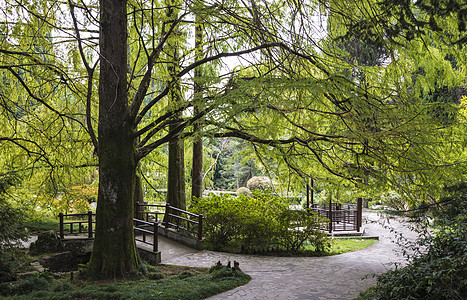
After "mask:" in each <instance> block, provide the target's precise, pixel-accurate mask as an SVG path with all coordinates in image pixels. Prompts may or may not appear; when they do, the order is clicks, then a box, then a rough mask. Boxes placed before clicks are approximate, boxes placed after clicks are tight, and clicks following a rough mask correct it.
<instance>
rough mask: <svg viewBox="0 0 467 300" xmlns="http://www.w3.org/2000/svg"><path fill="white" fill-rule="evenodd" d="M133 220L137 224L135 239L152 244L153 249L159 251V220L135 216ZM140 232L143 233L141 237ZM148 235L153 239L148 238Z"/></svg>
mask: <svg viewBox="0 0 467 300" xmlns="http://www.w3.org/2000/svg"><path fill="white" fill-rule="evenodd" d="M133 222H134V224H135V226H134V231H135V241H139V242H142V243H144V244H147V245H152V251H154V252H157V251H159V235H158V232H159V222H147V221H144V220H140V219H136V218H133ZM138 233H141V237H140V236H139V234H138ZM148 236H150V237H152V239H148V238H147V237H148Z"/></svg>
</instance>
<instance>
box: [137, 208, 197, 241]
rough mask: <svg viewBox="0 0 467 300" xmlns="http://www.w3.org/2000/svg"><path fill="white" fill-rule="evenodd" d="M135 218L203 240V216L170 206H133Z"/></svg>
mask: <svg viewBox="0 0 467 300" xmlns="http://www.w3.org/2000/svg"><path fill="white" fill-rule="evenodd" d="M135 211H136V217H137V218H138V219H141V220H144V221H146V222H160V223H161V225H162V226H163V227H164V228H166V229H174V230H175V231H177V232H178V233H180V234H182V235H187V236H191V237H193V238H197V239H198V240H202V239H203V215H198V214H194V213H191V212H188V211H186V210H182V209H179V208H177V207H174V206H171V205H170V204H168V203H167V204H147V203H138V202H137V203H136V204H135Z"/></svg>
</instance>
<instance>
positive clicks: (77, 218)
mask: <svg viewBox="0 0 467 300" xmlns="http://www.w3.org/2000/svg"><path fill="white" fill-rule="evenodd" d="M95 215H96V214H95V213H93V212H92V211H88V212H87V213H80V214H64V213H59V214H58V217H59V219H60V238H61V239H63V238H65V236H72V235H82V234H87V237H88V238H93V234H94V230H93V228H95V223H96V220H95ZM133 222H134V227H133V230H134V231H135V240H136V241H140V242H143V243H145V244H149V245H152V246H153V251H154V252H157V251H158V247H159V245H158V244H159V243H158V241H159V240H158V234H157V233H158V227H159V222H147V221H144V220H139V219H136V218H134V219H133ZM93 224H94V225H93ZM137 233H142V237H141V238H140V237H139V235H137ZM148 236H151V237H152V239H149V238H148Z"/></svg>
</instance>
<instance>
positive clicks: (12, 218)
mask: <svg viewBox="0 0 467 300" xmlns="http://www.w3.org/2000/svg"><path fill="white" fill-rule="evenodd" d="M18 180H19V178H18V177H16V176H14V175H10V176H3V177H0V282H2V281H8V280H13V279H15V272H16V271H17V269H18V268H19V263H18V262H17V256H18V245H19V242H20V241H21V240H22V239H23V240H24V239H25V238H26V232H25V231H24V227H23V226H22V221H23V219H24V217H23V213H22V211H21V210H20V209H18V208H15V207H13V206H12V205H11V204H9V203H8V202H7V199H6V195H7V190H8V188H10V187H11V186H12V185H14V184H16V183H17V181H18Z"/></svg>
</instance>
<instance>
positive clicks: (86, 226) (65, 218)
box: [58, 211, 96, 239]
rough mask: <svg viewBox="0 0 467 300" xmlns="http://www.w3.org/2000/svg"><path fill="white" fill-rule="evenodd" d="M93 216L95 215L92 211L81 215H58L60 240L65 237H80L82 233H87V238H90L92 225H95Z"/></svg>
mask: <svg viewBox="0 0 467 300" xmlns="http://www.w3.org/2000/svg"><path fill="white" fill-rule="evenodd" d="M95 216H96V214H95V213H93V212H92V211H88V212H87V213H82V214H63V213H59V214H58V217H59V219H60V238H62V239H63V238H64V237H65V235H82V234H83V233H87V234H88V238H92V236H93V233H94V231H93V224H95V223H96V220H95ZM94 227H95V226H94Z"/></svg>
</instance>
